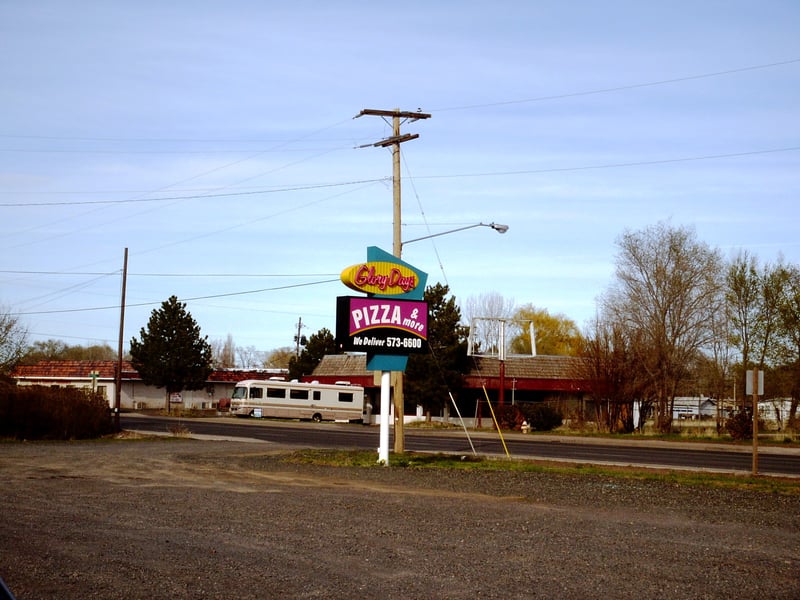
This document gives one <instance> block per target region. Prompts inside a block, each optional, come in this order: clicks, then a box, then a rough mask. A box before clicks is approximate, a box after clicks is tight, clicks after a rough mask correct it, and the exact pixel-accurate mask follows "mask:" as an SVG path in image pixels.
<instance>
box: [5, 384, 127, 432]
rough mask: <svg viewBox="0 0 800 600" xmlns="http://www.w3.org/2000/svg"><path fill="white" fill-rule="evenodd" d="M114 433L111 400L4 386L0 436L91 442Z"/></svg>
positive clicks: (89, 394) (86, 394)
mask: <svg viewBox="0 0 800 600" xmlns="http://www.w3.org/2000/svg"><path fill="white" fill-rule="evenodd" d="M113 431H114V423H113V420H112V416H111V412H110V410H109V407H108V401H107V400H106V399H105V398H104V397H103V396H102V395H100V394H96V393H95V394H93V393H92V392H88V391H86V390H80V389H76V388H57V387H52V388H50V387H43V386H13V385H0V436H2V437H12V438H16V439H20V440H73V439H89V438H96V437H100V436H102V435H106V434H108V433H111V432H113Z"/></svg>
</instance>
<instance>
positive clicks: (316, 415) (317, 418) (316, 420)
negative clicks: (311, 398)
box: [311, 413, 322, 423]
mask: <svg viewBox="0 0 800 600" xmlns="http://www.w3.org/2000/svg"><path fill="white" fill-rule="evenodd" d="M311 420H312V421H314V423H319V422H320V421H322V415H321V414H319V413H314V416H313V417H311Z"/></svg>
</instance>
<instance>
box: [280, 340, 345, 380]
mask: <svg viewBox="0 0 800 600" xmlns="http://www.w3.org/2000/svg"><path fill="white" fill-rule="evenodd" d="M326 354H336V341H335V339H334V337H333V334H332V333H331V332H330V330H329V329H326V328H325V327H323V328H322V329H320V330H319V331H318V332H317V333H315V334H313V335H312V336H311V337H310V338H308V341H307V342H306V345H305V347H304V348H303V351H302V352H300V355H299V356H293V357H292V358H290V359H289V378H290V379H300V378H301V377H303V376H306V375H311V373H313V372H314V369H316V368H317V365H318V364H319V363H320V361H321V360H322V357H323V356H325V355H326Z"/></svg>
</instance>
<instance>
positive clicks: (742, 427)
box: [725, 408, 764, 440]
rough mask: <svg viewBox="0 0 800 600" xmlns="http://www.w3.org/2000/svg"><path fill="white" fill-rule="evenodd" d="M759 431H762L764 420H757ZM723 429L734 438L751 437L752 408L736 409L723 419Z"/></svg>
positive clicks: (750, 438)
mask: <svg viewBox="0 0 800 600" xmlns="http://www.w3.org/2000/svg"><path fill="white" fill-rule="evenodd" d="M758 429H759V431H764V421H763V420H762V419H759V420H758ZM725 431H727V432H728V434H729V435H730V436H731V437H732V438H733V439H735V440H752V439H753V409H752V408H745V409H743V410H737V411H736V412H735V413H733V414H732V415H731V416H730V417H728V419H727V420H726V421H725Z"/></svg>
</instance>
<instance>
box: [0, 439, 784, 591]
mask: <svg viewBox="0 0 800 600" xmlns="http://www.w3.org/2000/svg"><path fill="white" fill-rule="evenodd" d="M280 450H281V449H280V448H278V447H276V446H273V445H271V444H267V443H264V444H251V443H247V444H244V443H235V442H209V441H198V440H172V439H167V440H157V441H136V440H132V441H115V442H103V443H96V442H87V443H42V444H24V443H19V444H18V443H13V444H1V445H0V472H2V474H3V482H4V484H3V486H2V490H1V491H0V499H2V502H3V506H4V507H5V510H4V511H3V514H2V516H0V541H1V542H2V543H0V576H2V577H3V579H4V580H5V582H6V583H7V585H8V586H9V588H10V589H11V590H12V592H14V593H15V595H17V597H18V598H19V599H20V600H23V599H31V598H56V597H58V598H277V597H280V598H376V599H377V598H380V599H382V600H386V599H390V598H476V597H477V598H531V597H541V598H553V597H558V598H600V597H602V598H609V597H614V598H652V597H666V596H669V597H671V598H730V597H736V598H763V597H771V598H796V597H800V498H799V497H797V496H795V497H787V496H777V495H771V494H764V493H752V492H745V491H725V490H713V489H705V488H683V487H678V486H673V485H670V484H666V483H658V482H643V481H624V480H620V479H612V478H604V477H597V476H586V475H583V476H580V475H575V476H572V475H545V474H535V473H486V472H479V471H473V472H464V471H444V470H413V469H398V468H373V469H358V468H330V467H321V466H311V465H296V464H289V463H286V462H284V461H282V460H281V458H280Z"/></svg>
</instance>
